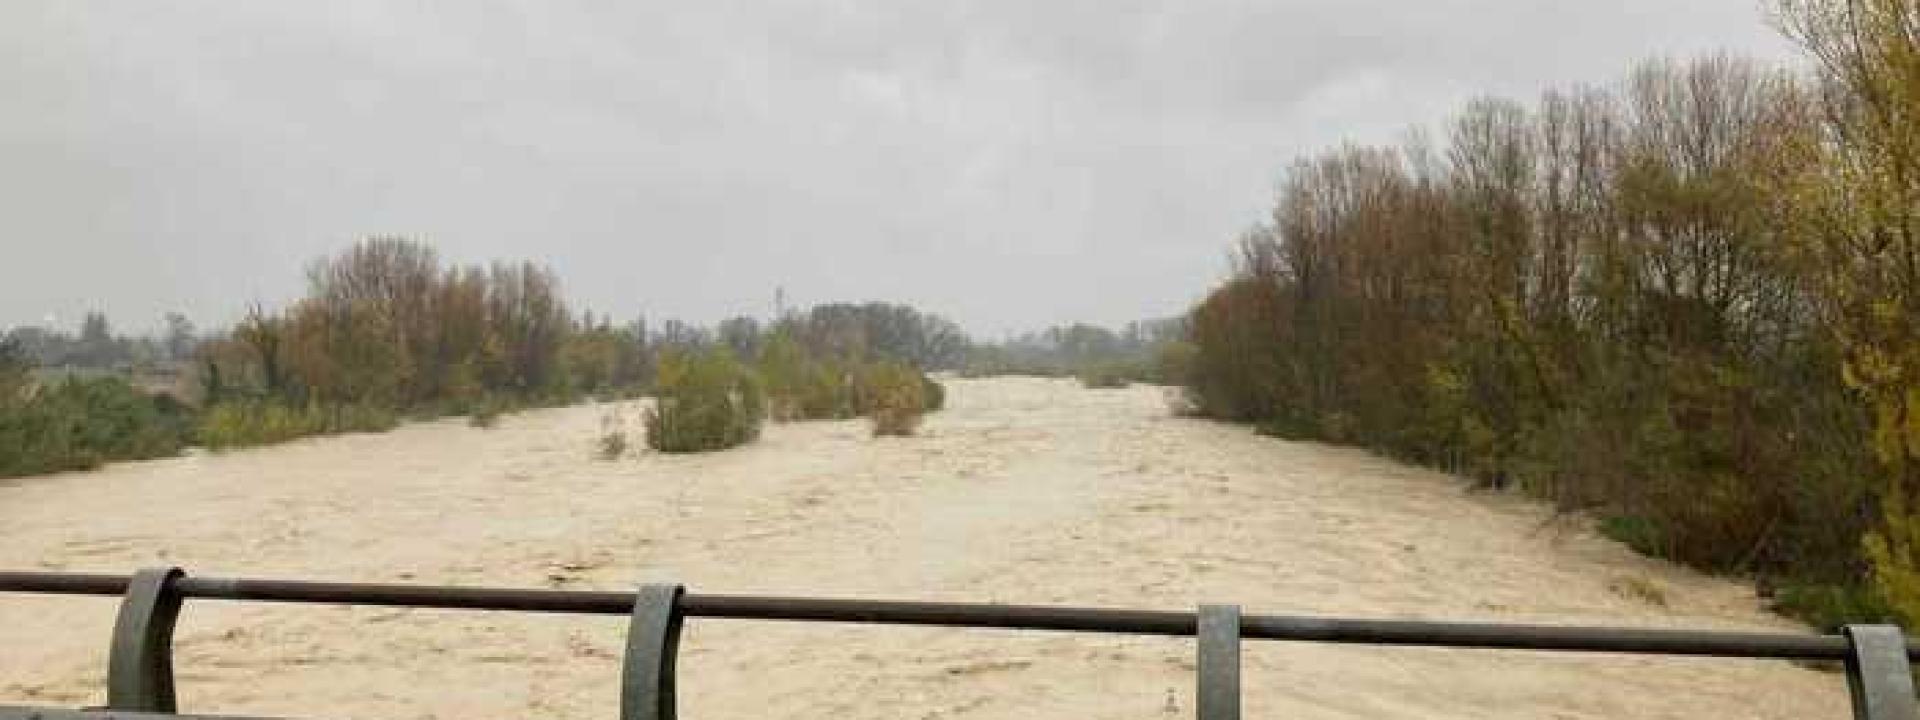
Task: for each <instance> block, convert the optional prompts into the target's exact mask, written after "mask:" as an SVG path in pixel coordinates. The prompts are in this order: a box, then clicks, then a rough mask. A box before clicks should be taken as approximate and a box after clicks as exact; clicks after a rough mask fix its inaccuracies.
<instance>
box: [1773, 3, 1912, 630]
mask: <svg viewBox="0 0 1920 720" xmlns="http://www.w3.org/2000/svg"><path fill="white" fill-rule="evenodd" d="M1778 11H1779V13H1778V17H1779V19H1780V21H1781V24H1782V26H1783V27H1784V29H1785V30H1786V31H1787V33H1788V34H1789V36H1791V37H1793V38H1794V39H1795V40H1797V41H1798V42H1799V43H1800V44H1801V46H1802V47H1804V48H1805V49H1806V51H1807V52H1808V54H1810V55H1811V56H1812V57H1813V58H1814V60H1815V62H1816V71H1817V73H1818V76H1819V80H1820V86H1819V90H1820V93H1821V96H1820V99H1821V105H1822V109H1823V110H1824V128H1823V130H1824V131H1825V132H1824V133H1823V134H1822V136H1821V137H1820V139H1819V141H1818V142H1810V143H1807V144H1805V145H1804V146H1803V147H1802V148H1801V149H1802V153H1801V155H1800V156H1799V157H1798V158H1796V159H1797V160H1798V161H1799V164H1801V165H1803V166H1805V167H1810V168H1817V169H1818V171H1817V172H1815V173H1812V174H1809V175H1804V176H1798V177H1789V178H1787V182H1786V183H1784V191H1785V193H1786V195H1787V197H1789V198H1790V199H1791V200H1792V201H1793V204H1794V213H1793V217H1794V219H1795V220H1796V221H1797V222H1795V224H1794V225H1793V229H1794V230H1795V231H1796V234H1797V236H1799V237H1801V238H1804V239H1806V242H1805V248H1804V249H1805V251H1806V252H1807V253H1809V255H1810V256H1811V258H1812V260H1813V263H1812V265H1813V267H1814V268H1816V270H1815V277H1816V278H1817V280H1818V281H1819V282H1820V283H1821V285H1822V289H1823V291H1824V292H1823V294H1824V295H1825V302H1824V303H1823V305H1822V309H1823V310H1824V312H1825V314H1826V316H1827V322H1828V325H1829V327H1830V328H1831V329H1832V331H1833V333H1834V334H1835V336H1836V338H1837V340H1838V342H1839V344H1840V346H1841V348H1842V352H1843V356H1844V358H1845V360H1844V371H1845V379H1846V382H1847V383H1848V385H1849V386H1851V387H1852V388H1854V389H1855V390H1856V391H1857V392H1859V393H1860V394H1861V395H1862V396H1863V397H1864V398H1865V399H1866V402H1867V405H1868V406H1869V408H1870V412H1871V415H1872V418H1873V433H1872V440H1871V445H1872V448H1873V452H1874V457H1875V458H1876V460H1877V461H1878V463H1879V465H1880V468H1881V472H1882V476H1883V478H1884V489H1883V490H1882V491H1881V495H1882V499H1881V509H1882V513H1881V514H1882V524H1883V528H1882V529H1880V530H1878V531H1876V532H1874V533H1873V534H1871V535H1869V536H1868V538H1867V539H1866V547H1867V552H1868V555H1869V558H1870V559H1871V560H1872V562H1873V566H1874V571H1875V578H1876V580H1877V581H1878V586H1879V588H1880V590H1881V591H1882V592H1883V593H1885V594H1886V596H1887V597H1888V599H1889V600H1890V601H1891V602H1892V603H1893V605H1894V607H1895V608H1896V609H1897V610H1898V611H1899V612H1900V613H1901V614H1902V615H1903V616H1904V617H1905V619H1906V620H1907V621H1908V622H1920V509H1916V506H1915V498H1916V497H1920V5H1916V4H1914V3H1913V2H1911V1H1910V0H1780V2H1779V5H1778Z"/></svg>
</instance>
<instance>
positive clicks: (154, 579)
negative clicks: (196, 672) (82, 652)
mask: <svg viewBox="0 0 1920 720" xmlns="http://www.w3.org/2000/svg"><path fill="white" fill-rule="evenodd" d="M186 575H187V573H186V571H184V570H181V569H180V568H177V567H158V568H147V569H145V570H141V571H139V572H136V573H134V574H133V577H132V579H130V580H128V581H127V593H126V595H125V596H124V597H123V598H121V600H120V615H119V616H118V617H117V618H115V619H114V621H113V649H112V652H111V653H110V654H109V655H108V656H107V707H108V708H110V709H113V710H129V711H143V712H158V713H171V712H173V711H174V698H173V625H174V621H175V620H178V619H179V617H180V603H181V597H180V593H178V592H176V591H175V590H174V589H173V582H174V581H175V580H178V579H180V578H182V577H186Z"/></svg>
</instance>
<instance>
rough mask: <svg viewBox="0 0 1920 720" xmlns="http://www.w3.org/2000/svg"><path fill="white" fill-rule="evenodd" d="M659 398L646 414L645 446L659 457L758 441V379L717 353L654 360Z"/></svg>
mask: <svg viewBox="0 0 1920 720" xmlns="http://www.w3.org/2000/svg"><path fill="white" fill-rule="evenodd" d="M658 382H659V392H658V395H657V396H656V400H655V404H654V407H652V408H649V409H648V410H647V413H646V426H647V444H648V445H649V446H651V447H653V448H654V449H655V450H659V451H662V452H704V451H708V450H721V449H725V448H730V447H734V446H736V445H741V444H744V443H747V442H750V441H752V440H753V439H754V438H757V437H759V436H760V424H761V422H762V421H763V420H764V419H765V416H766V397H765V395H764V390H763V389H762V388H761V384H760V380H759V378H758V377H757V376H756V375H755V374H754V373H753V372H752V371H750V370H748V369H747V368H746V367H744V366H742V365H741V364H740V363H739V362H737V361H735V360H734V359H733V355H732V354H731V353H729V352H727V351H726V350H725V349H723V348H716V349H713V350H707V351H704V352H699V353H687V352H680V351H673V352H667V353H663V354H662V356H661V358H660V369H659V381H658Z"/></svg>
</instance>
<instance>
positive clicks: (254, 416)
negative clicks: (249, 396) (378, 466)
mask: <svg viewBox="0 0 1920 720" xmlns="http://www.w3.org/2000/svg"><path fill="white" fill-rule="evenodd" d="M398 423H399V417H398V416H396V415H395V414H394V412H393V411H392V410H389V409H386V408H382V407H378V406H374V405H368V404H355V405H335V406H330V407H329V406H323V405H320V404H319V403H308V404H306V405H303V406H298V407H296V406H293V405H290V404H288V403H285V402H282V401H279V400H258V399H256V400H233V401H228V402H223V403H219V404H217V405H214V406H212V407H209V408H207V409H206V411H205V412H204V413H202V415H201V418H200V425H199V428H198V430H197V432H196V433H195V436H196V439H197V440H198V441H199V443H200V444H201V445H204V446H206V447H208V448H212V449H215V450H221V449H226V448H238V447H253V446H256V445H271V444H274V443H281V442H286V441H288V440H295V439H299V438H303V437H307V436H310V435H326V434H331V433H345V432H385V431H387V430H391V429H393V427H394V426H395V425H397V424H398Z"/></svg>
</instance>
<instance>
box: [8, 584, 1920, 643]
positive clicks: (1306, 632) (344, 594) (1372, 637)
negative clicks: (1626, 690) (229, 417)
mask: <svg viewBox="0 0 1920 720" xmlns="http://www.w3.org/2000/svg"><path fill="white" fill-rule="evenodd" d="M129 579H130V576H127V575H100V574H76V573H47V572H0V592H31V593H59V594H72V595H115V596H117V595H121V594H123V593H125V592H126V590H127V585H128V581H129ZM172 589H173V590H174V591H175V592H177V593H178V594H179V596H180V597H182V598H184V599H209V600H250V601H267V602H292V603H326V604H345V605H374V606H386V607H413V608H439V609H452V610H509V611H520V612H554V613H583V614H597V615H627V614H628V613H630V612H632V611H633V607H634V601H635V598H636V594H635V593H632V592H612V591H580V590H534V589H520V588H488V587H442V586H429V585H398V584H363V583H333V582H309V581H296V580H267V579H253V578H212V577H194V576H188V577H182V578H179V579H177V580H175V581H174V582H173V585H172ZM678 609H679V611H680V613H681V614H682V615H683V616H685V617H693V618H730V619H741V620H796V621H823V622H847V623H877V624H891V625H934V626H951V627H976V628H1007V629H1021V630H1063V631H1079V632H1103V633H1126V634H1139V635H1167V636H1193V635H1194V634H1195V630H1196V626H1197V620H1196V619H1197V614H1196V613H1194V612H1180V611H1159V610H1125V609H1114V608H1091V607H1065V606H1037V605H998V604H985V603H948V602H911V601H896V600H844V599H820V598H796V597H761V596H745V595H713V594H704V593H687V594H685V595H684V596H682V597H680V598H679V600H678ZM1240 633H1241V637H1242V638H1245V639H1252V640H1294V641H1310V642H1323V643H1358V644H1371V645H1413V646H1432V647H1458V648H1493V649H1506V650H1545V651H1572V652H1606V653H1651V654H1661V655H1695V656H1712V657H1750V658H1786V659H1802V660H1847V659H1849V658H1850V657H1851V652H1852V645H1851V644H1850V642H1849V641H1848V639H1847V638H1846V637H1843V636H1840V635H1812V634H1795V633H1760V632H1714V631H1694V630H1665V629H1652V628H1628V627H1590V626H1588V627H1583V626H1565V625H1530V624H1511V623H1480V622H1436V621H1424V620H1380V619H1353V618H1330V617H1314V616H1299V615H1259V614H1244V615H1242V616H1241V617H1240ZM1905 647H1906V653H1907V656H1908V657H1909V658H1920V643H1916V642H1914V641H1912V640H1907V641H1905Z"/></svg>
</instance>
